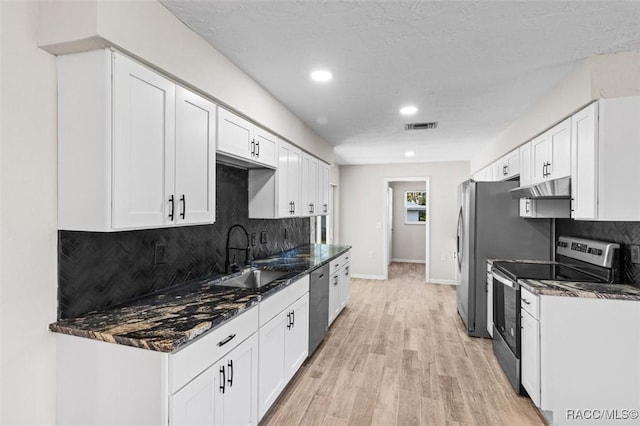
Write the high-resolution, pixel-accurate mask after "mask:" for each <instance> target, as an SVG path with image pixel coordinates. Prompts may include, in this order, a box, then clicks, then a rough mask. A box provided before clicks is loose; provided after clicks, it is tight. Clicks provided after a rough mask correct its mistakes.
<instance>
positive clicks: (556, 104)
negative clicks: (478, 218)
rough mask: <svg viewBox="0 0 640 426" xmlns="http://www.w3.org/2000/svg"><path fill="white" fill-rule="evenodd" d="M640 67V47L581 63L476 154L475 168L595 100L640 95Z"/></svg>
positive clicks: (482, 165)
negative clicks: (639, 49) (638, 49)
mask: <svg viewBox="0 0 640 426" xmlns="http://www.w3.org/2000/svg"><path fill="white" fill-rule="evenodd" d="M639 69H640V51H631V52H621V53H615V54H608V55H598V56H593V57H591V58H588V59H586V60H585V61H583V62H581V63H579V64H578V65H577V66H576V68H575V70H574V71H573V72H571V73H570V74H569V75H567V76H566V77H565V78H564V79H563V80H562V81H561V82H560V83H558V85H556V87H554V88H553V89H552V90H551V91H549V92H548V93H545V94H543V96H542V97H541V99H540V100H539V101H538V102H537V103H536V104H535V105H534V106H533V107H532V108H531V109H530V110H529V112H527V113H526V114H524V115H523V116H521V117H519V118H518V119H517V120H516V121H515V122H513V123H512V124H511V125H510V126H509V127H508V128H507V129H506V130H505V131H504V132H503V133H502V134H501V135H500V137H498V138H497V139H496V140H495V141H494V142H493V143H492V144H490V145H489V146H487V147H486V148H485V149H484V150H483V151H482V152H481V153H480V154H479V155H478V156H477V157H476V158H474V159H473V161H472V163H471V170H472V171H473V172H476V171H478V170H479V169H481V168H482V167H484V166H486V165H487V164H489V163H491V162H492V161H494V160H496V159H498V158H500V157H501V156H502V155H504V154H506V153H507V152H509V151H511V150H512V149H513V148H515V147H517V146H519V145H521V144H523V143H525V142H527V141H528V140H530V139H532V138H534V137H535V136H537V135H539V134H540V133H542V132H543V131H545V130H546V129H548V128H550V127H552V126H553V125H554V124H556V123H559V122H560V121H562V120H564V119H565V118H566V117H568V116H570V115H572V114H573V113H575V112H576V111H578V110H580V109H581V108H582V107H583V106H585V105H587V104H589V103H591V102H592V101H594V100H597V99H601V98H613V97H620V96H633V95H640V72H638V70H639Z"/></svg>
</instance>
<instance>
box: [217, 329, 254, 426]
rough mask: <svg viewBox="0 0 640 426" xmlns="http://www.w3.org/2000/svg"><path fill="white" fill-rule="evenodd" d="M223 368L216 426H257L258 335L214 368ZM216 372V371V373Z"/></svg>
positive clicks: (245, 342) (238, 347)
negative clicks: (222, 388) (221, 390)
mask: <svg viewBox="0 0 640 426" xmlns="http://www.w3.org/2000/svg"><path fill="white" fill-rule="evenodd" d="M215 367H218V370H219V369H220V367H222V368H224V379H225V383H224V391H223V392H219V393H216V397H217V399H216V404H215V410H216V422H215V424H216V425H217V426H227V425H234V426H235V425H238V426H246V425H257V424H258V335H257V333H254V334H253V335H252V336H251V337H249V338H248V339H247V340H245V341H244V342H242V343H241V344H240V345H238V346H237V347H236V348H235V349H233V350H232V351H231V352H229V354H228V355H227V356H225V357H224V359H223V360H222V361H221V362H219V363H218V364H216V365H215V366H214V368H215ZM216 371H217V370H216Z"/></svg>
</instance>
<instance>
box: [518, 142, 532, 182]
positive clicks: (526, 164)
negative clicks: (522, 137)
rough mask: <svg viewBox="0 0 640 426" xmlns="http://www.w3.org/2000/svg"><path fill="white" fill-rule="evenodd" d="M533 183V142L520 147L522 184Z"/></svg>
mask: <svg viewBox="0 0 640 426" xmlns="http://www.w3.org/2000/svg"><path fill="white" fill-rule="evenodd" d="M527 185H531V142H527V143H526V144H524V145H522V146H521V147H520V186H527Z"/></svg>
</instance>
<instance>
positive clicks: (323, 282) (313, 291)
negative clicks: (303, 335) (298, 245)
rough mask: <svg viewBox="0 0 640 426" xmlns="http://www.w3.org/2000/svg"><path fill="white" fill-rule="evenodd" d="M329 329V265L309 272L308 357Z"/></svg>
mask: <svg viewBox="0 0 640 426" xmlns="http://www.w3.org/2000/svg"><path fill="white" fill-rule="evenodd" d="M328 329H329V264H328V263H327V264H325V265H324V266H321V267H319V268H318V269H316V270H314V271H312V272H311V276H310V282H309V356H311V355H312V354H313V352H314V351H315V350H316V348H317V347H318V346H319V345H320V342H322V339H324V336H326V335H327V330H328Z"/></svg>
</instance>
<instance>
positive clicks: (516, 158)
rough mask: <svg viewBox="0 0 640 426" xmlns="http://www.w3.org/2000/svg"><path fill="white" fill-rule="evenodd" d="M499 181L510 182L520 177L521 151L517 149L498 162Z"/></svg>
mask: <svg viewBox="0 0 640 426" xmlns="http://www.w3.org/2000/svg"><path fill="white" fill-rule="evenodd" d="M497 171H498V175H497V179H496V180H508V179H511V178H513V177H515V176H518V175H520V149H519V148H518V149H515V150H513V151H511V152H510V153H508V154H507V155H505V156H503V157H502V158H500V159H499V160H498V161H497Z"/></svg>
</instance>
